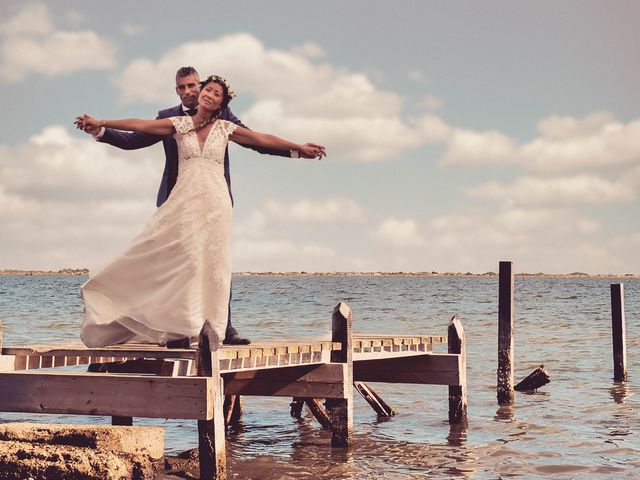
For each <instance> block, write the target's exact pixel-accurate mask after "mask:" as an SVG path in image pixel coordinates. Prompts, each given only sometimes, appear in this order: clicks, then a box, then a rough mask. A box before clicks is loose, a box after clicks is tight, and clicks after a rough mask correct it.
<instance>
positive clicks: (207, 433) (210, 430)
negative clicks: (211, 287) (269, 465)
mask: <svg viewBox="0 0 640 480" xmlns="http://www.w3.org/2000/svg"><path fill="white" fill-rule="evenodd" d="M220 344H221V341H220V339H219V338H218V336H217V335H216V334H215V332H214V330H213V328H212V327H211V325H210V324H209V323H208V322H205V324H204V327H203V328H202V332H201V333H200V342H199V344H198V376H201V377H212V379H213V381H212V382H211V391H210V392H209V393H210V395H211V396H212V399H213V418H212V419H211V420H198V460H199V462H200V480H212V479H216V480H226V478H227V456H226V451H225V448H226V447H225V438H224V435H225V431H224V409H223V396H224V395H223V393H224V384H223V381H222V377H221V376H220V360H219V358H218V350H219V348H220Z"/></svg>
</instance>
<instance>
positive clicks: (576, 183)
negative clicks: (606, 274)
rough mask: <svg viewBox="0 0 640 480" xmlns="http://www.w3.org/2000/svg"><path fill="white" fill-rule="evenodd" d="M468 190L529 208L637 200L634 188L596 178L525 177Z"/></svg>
mask: <svg viewBox="0 0 640 480" xmlns="http://www.w3.org/2000/svg"><path fill="white" fill-rule="evenodd" d="M466 191H467V193H468V194H469V195H470V196H471V197H474V198H481V199H487V200H495V201H499V202H505V203H507V204H508V205H516V206H529V207H531V206H550V207H564V206H579V205H588V204H591V205H594V204H603V203H614V202H627V201H630V200H633V199H634V198H635V192H634V191H633V189H631V188H630V187H628V186H626V185H624V184H622V183H620V182H611V181H608V180H605V179H603V178H599V177H595V176H592V175H577V176H572V177H556V178H548V177H529V176H524V177H520V178H518V179H517V180H516V181H515V182H513V183H512V184H510V185H503V184H499V183H497V182H490V183H487V184H485V185H481V186H479V187H472V188H468V189H467V190H466Z"/></svg>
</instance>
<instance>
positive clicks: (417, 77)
mask: <svg viewBox="0 0 640 480" xmlns="http://www.w3.org/2000/svg"><path fill="white" fill-rule="evenodd" d="M407 78H408V79H409V80H413V81H414V82H420V83H424V82H426V81H427V78H426V77H425V76H424V73H422V72H420V71H418V70H409V71H408V72H407Z"/></svg>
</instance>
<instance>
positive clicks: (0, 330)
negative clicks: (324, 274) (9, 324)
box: [0, 318, 2, 355]
mask: <svg viewBox="0 0 640 480" xmlns="http://www.w3.org/2000/svg"><path fill="white" fill-rule="evenodd" d="M0 355H2V319H1V318H0Z"/></svg>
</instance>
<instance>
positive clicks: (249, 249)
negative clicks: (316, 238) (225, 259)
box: [232, 239, 336, 272]
mask: <svg viewBox="0 0 640 480" xmlns="http://www.w3.org/2000/svg"><path fill="white" fill-rule="evenodd" d="M232 251H233V253H232V259H233V266H234V271H266V272H268V271H296V272H299V271H310V272H315V271H327V270H328V269H329V268H330V266H331V265H333V264H334V263H335V258H336V252H335V251H334V250H333V249H331V248H329V247H326V246H323V245H318V244H315V243H302V244H296V243H294V242H293V241H291V240H269V239H263V240H247V239H238V240H237V241H235V242H233V244H232Z"/></svg>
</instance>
